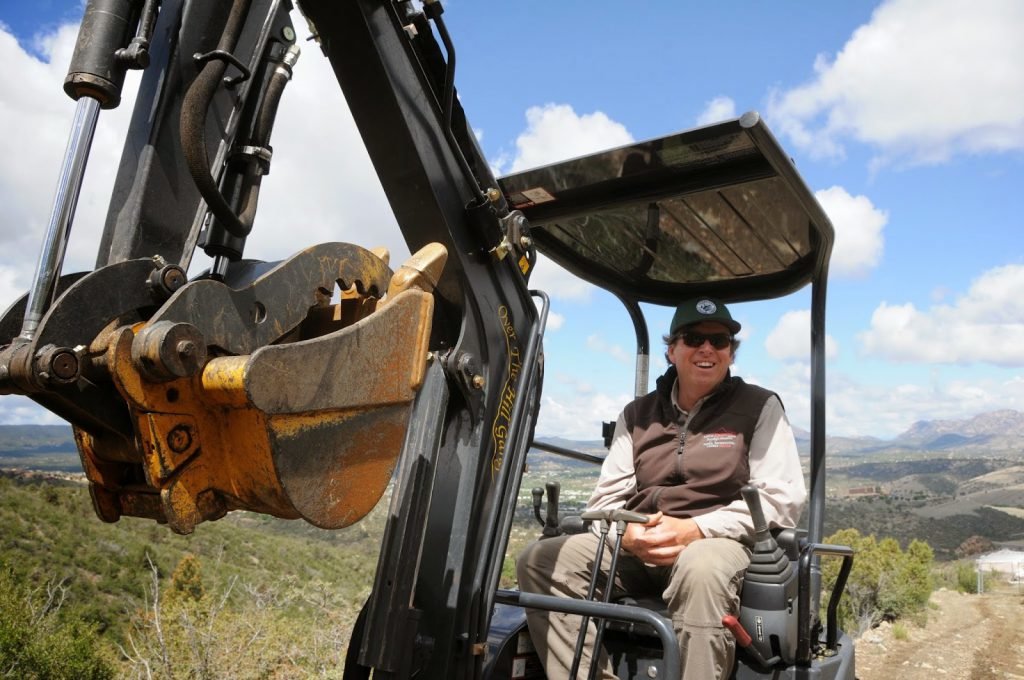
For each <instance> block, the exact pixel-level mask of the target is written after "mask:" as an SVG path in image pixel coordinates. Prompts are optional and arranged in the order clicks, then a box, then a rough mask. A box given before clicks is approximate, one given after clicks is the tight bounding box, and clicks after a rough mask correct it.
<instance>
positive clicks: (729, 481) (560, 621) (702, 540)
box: [517, 298, 807, 680]
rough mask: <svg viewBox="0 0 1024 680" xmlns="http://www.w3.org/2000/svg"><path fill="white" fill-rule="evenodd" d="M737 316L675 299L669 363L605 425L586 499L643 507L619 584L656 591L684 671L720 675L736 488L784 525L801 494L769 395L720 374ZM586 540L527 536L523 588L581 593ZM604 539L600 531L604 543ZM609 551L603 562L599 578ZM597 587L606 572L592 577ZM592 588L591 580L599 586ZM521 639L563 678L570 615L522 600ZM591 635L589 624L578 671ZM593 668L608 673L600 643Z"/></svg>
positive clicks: (743, 532) (703, 301)
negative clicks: (643, 518) (750, 492)
mask: <svg viewBox="0 0 1024 680" xmlns="http://www.w3.org/2000/svg"><path fill="white" fill-rule="evenodd" d="M739 330H740V324H739V323H737V322H736V321H735V320H733V318H732V315H731V314H730V313H729V310H728V309H727V308H726V307H725V305H723V304H722V303H720V302H718V301H717V300H712V299H709V298H700V299H696V300H690V301H687V302H684V303H683V304H681V305H679V307H678V308H677V309H676V312H675V315H674V316H673V318H672V324H671V326H670V328H669V334H668V335H667V336H665V337H664V340H665V343H666V345H667V351H666V358H667V359H668V361H669V363H670V364H671V365H670V366H669V368H668V371H666V373H665V374H664V375H663V376H661V377H660V378H659V379H658V386H657V388H656V389H655V391H654V392H651V393H650V394H648V395H646V396H643V397H640V398H638V399H636V400H634V401H633V402H631V403H630V404H628V405H627V406H626V408H625V409H624V410H623V412H622V414H621V415H620V416H619V419H618V422H617V423H616V426H615V435H614V437H613V439H612V445H611V449H610V450H609V452H608V457H607V458H606V459H605V461H604V464H603V465H602V467H601V476H600V478H599V480H598V482H597V487H596V489H595V491H594V493H593V495H592V496H591V498H590V502H589V503H588V507H589V508H590V509H594V510H597V509H610V508H620V507H625V508H627V509H630V510H634V511H637V512H640V513H644V514H647V515H648V516H649V521H648V522H647V523H646V524H643V525H640V524H631V525H629V527H628V528H627V530H626V532H625V534H624V535H623V540H622V546H623V548H624V553H623V554H622V555H621V556H620V558H619V562H618V567H617V569H616V575H615V582H614V589H615V592H616V593H618V594H627V593H628V594H630V595H646V594H654V595H660V596H661V597H662V598H663V599H664V601H665V603H666V605H667V606H668V609H669V612H670V613H671V617H672V623H673V627H674V629H675V631H676V635H677V637H678V641H679V651H680V658H681V661H682V665H683V676H682V677H683V679H684V680H712V679H714V678H725V677H727V676H728V674H729V673H730V672H731V670H732V666H733V662H734V659H735V640H734V639H733V637H732V634H731V633H730V632H729V631H728V630H726V629H725V628H724V627H723V626H722V617H723V616H725V615H726V614H733V615H736V614H738V612H739V592H740V588H741V586H742V583H743V574H744V571H745V569H746V568H747V567H748V566H749V564H750V549H749V547H748V546H749V545H750V544H751V542H752V541H751V539H752V536H753V522H752V521H751V518H750V512H749V511H748V509H747V506H746V504H745V503H744V502H743V500H742V498H741V496H740V489H741V488H742V487H743V486H744V485H745V484H748V483H749V484H752V485H753V486H755V487H756V488H757V489H758V490H759V492H760V496H761V505H762V507H763V508H764V512H765V517H766V519H767V520H768V522H769V525H770V526H777V527H793V526H796V522H797V520H798V518H799V516H800V511H801V509H802V506H803V503H804V500H805V499H806V496H807V491H806V488H805V486H804V478H803V473H802V471H801V469H800V460H799V458H798V455H797V450H796V442H795V440H794V438H793V431H792V429H791V428H790V426H789V422H788V421H787V419H786V416H785V413H784V411H783V409H782V404H781V402H780V401H779V398H778V397H777V396H776V395H775V394H774V393H772V392H769V391H768V390H765V389H762V388H760V387H756V386H754V385H749V384H747V383H745V382H743V381H742V380H741V379H739V378H737V377H733V376H732V375H731V374H730V370H729V368H730V366H732V363H733V361H734V359H735V356H736V348H737V347H738V346H739V341H738V340H737V339H736V337H735V336H736V333H738V332H739ZM597 540H598V538H597V536H596V535H595V534H594V533H590V532H588V533H585V534H579V535H575V536H560V537H558V538H553V539H547V540H542V541H538V542H536V543H533V544H531V545H530V546H528V547H527V549H526V550H525V551H524V552H523V554H522V555H521V556H520V557H519V561H518V565H517V571H518V576H519V586H520V588H521V589H522V590H523V591H524V592H534V593H543V594H548V595H561V596H565V597H575V598H582V597H585V596H586V593H587V588H588V585H589V583H590V578H591V575H592V570H593V566H594V565H593V560H594V555H595V552H596V550H597ZM609 543H611V541H609ZM610 557H611V548H610V547H609V548H608V549H607V550H606V551H605V555H604V557H603V559H602V564H601V569H602V572H603V574H605V575H606V574H607V571H608V567H609V563H610ZM599 584H600V587H601V588H602V589H603V588H604V585H605V581H604V580H599ZM600 592H603V590H599V593H600ZM527 620H528V622H529V627H530V636H531V638H532V639H533V642H534V646H535V647H536V648H537V652H538V654H539V656H540V659H541V663H543V664H544V667H545V670H546V671H547V674H548V678H549V680H561V679H563V678H566V677H568V673H569V669H570V667H571V664H572V658H573V652H574V649H575V644H576V638H577V636H578V634H579V623H580V618H579V617H578V616H574V615H568V614H560V613H551V612H545V611H539V610H528V611H527ZM594 637H595V625H594V624H593V623H591V624H590V626H589V630H588V641H587V644H586V645H585V647H584V657H583V661H582V663H581V664H580V669H581V677H586V676H585V675H582V673H583V672H586V670H587V669H588V668H589V664H590V653H591V650H592V648H593V639H594ZM597 662H598V663H599V664H600V666H601V674H599V677H601V678H605V679H608V680H612V679H614V678H615V675H614V674H613V673H612V671H611V668H610V665H609V663H608V660H607V658H606V655H605V654H604V652H603V650H602V652H601V655H600V657H599V658H598V661H597Z"/></svg>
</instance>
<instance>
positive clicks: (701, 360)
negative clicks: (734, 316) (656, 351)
mask: <svg viewBox="0 0 1024 680" xmlns="http://www.w3.org/2000/svg"><path fill="white" fill-rule="evenodd" d="M686 330H687V331H693V332H696V333H698V334H701V335H716V334H725V335H731V333H729V329H728V328H726V327H725V326H723V325H722V324H720V323H718V322H717V321H702V322H700V323H699V324H696V325H694V326H690V327H688V328H687V329H686ZM668 360H669V361H670V362H672V364H673V365H674V366H675V367H676V371H678V373H679V380H680V382H681V383H682V386H683V389H685V390H686V391H688V392H691V393H694V394H698V395H700V396H705V395H707V394H708V393H710V392H711V390H713V389H714V388H715V386H716V385H718V383H720V382H722V380H723V379H725V374H726V373H727V372H728V371H729V367H730V366H732V361H733V354H732V344H731V343H730V344H727V345H726V346H725V347H723V348H722V349H715V348H714V347H712V346H711V341H710V340H705V341H704V342H702V343H701V344H700V346H699V347H689V346H687V345H686V343H685V342H683V340H682V339H679V340H676V341H675V342H674V343H672V345H671V346H669V348H668Z"/></svg>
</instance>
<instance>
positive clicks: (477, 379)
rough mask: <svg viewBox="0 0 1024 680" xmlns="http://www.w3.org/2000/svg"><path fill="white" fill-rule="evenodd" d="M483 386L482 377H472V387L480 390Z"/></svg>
mask: <svg viewBox="0 0 1024 680" xmlns="http://www.w3.org/2000/svg"><path fill="white" fill-rule="evenodd" d="M484 384H485V383H484V377H483V376H482V375H474V376H473V387H475V388H476V389H478V390H482V389H483V387H484Z"/></svg>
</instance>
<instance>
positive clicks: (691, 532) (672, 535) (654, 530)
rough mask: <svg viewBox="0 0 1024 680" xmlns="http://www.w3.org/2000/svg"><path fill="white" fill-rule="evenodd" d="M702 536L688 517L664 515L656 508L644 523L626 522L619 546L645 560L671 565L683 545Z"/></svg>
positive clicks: (662, 565) (697, 527)
mask: <svg viewBox="0 0 1024 680" xmlns="http://www.w3.org/2000/svg"><path fill="white" fill-rule="evenodd" d="M701 538H704V532H702V531H701V530H700V527H699V526H697V523H696V522H694V521H693V520H692V519H680V518H678V517H668V516H666V515H663V514H662V513H660V512H656V513H654V514H653V515H651V516H650V519H648V520H647V523H646V524H630V525H628V526H627V527H626V533H624V534H623V535H622V547H623V548H625V549H626V550H627V551H628V552H630V553H632V554H634V555H636V556H637V557H639V558H640V559H641V560H643V561H644V563H646V564H653V565H655V566H659V567H667V566H671V565H672V564H673V563H674V562H675V561H676V557H678V556H679V553H681V552H682V551H683V549H684V548H685V547H686V546H688V545H689V544H691V543H693V542H694V541H696V540H698V539H701Z"/></svg>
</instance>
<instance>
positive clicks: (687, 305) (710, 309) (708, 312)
mask: <svg viewBox="0 0 1024 680" xmlns="http://www.w3.org/2000/svg"><path fill="white" fill-rule="evenodd" d="M701 321H717V322H718V323H720V324H722V325H723V326H725V327H726V328H728V329H729V332H730V333H732V334H733V335H736V334H737V333H739V332H740V324H739V323H737V322H736V321H734V320H733V318H732V314H730V313H729V309H728V308H727V307H726V306H725V305H724V304H722V303H721V302H719V301H718V300H715V299H713V298H709V297H700V298H694V299H692V300H687V301H686V302H684V303H682V304H680V305H679V306H678V307H676V313H675V314H674V315H673V316H672V325H671V326H670V327H669V332H668V334H669V335H675V333H676V331H678V330H679V329H680V328H684V327H686V326H692V325H693V324H698V323H700V322H701Z"/></svg>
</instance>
